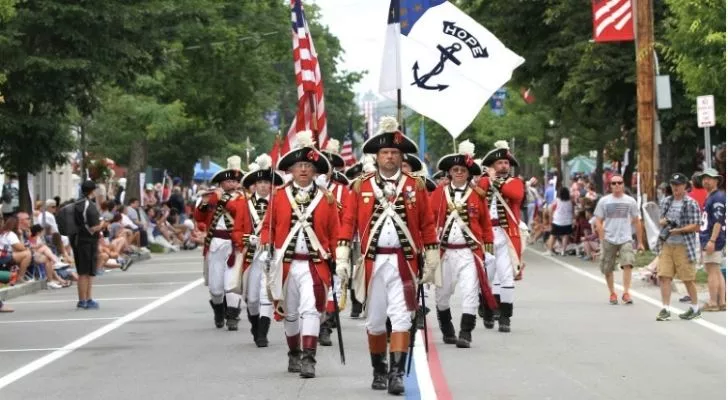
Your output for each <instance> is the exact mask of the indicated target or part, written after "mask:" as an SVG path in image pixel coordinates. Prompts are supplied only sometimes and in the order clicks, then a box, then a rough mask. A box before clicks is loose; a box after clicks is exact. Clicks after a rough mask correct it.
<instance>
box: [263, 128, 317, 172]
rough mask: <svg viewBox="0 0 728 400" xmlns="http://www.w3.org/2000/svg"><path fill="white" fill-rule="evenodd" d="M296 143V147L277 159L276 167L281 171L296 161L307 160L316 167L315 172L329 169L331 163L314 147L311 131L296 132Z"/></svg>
mask: <svg viewBox="0 0 728 400" xmlns="http://www.w3.org/2000/svg"><path fill="white" fill-rule="evenodd" d="M296 144H297V145H298V148H296V149H293V150H291V151H289V152H288V153H286V154H284V155H283V157H281V158H280V159H279V160H278V166H277V168H276V169H278V170H281V171H287V170H288V169H289V168H291V166H292V165H293V164H295V163H297V162H300V161H303V162H309V163H311V164H313V166H314V168H316V172H318V173H319V174H325V173H327V172H329V170H330V169H331V164H329V160H327V159H326V156H324V155H323V154H321V152H319V151H318V150H316V148H315V147H314V141H313V133H311V131H303V132H298V133H297V134H296Z"/></svg>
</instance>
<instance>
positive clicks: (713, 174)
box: [700, 168, 720, 178]
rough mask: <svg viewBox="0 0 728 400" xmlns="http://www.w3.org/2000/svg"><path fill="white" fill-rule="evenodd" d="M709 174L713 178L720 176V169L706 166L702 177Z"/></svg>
mask: <svg viewBox="0 0 728 400" xmlns="http://www.w3.org/2000/svg"><path fill="white" fill-rule="evenodd" d="M704 176H709V177H711V178H720V174H719V173H718V170H716V169H715V168H706V169H705V170H704V171H703V172H702V173H701V174H700V177H701V178H702V177H704Z"/></svg>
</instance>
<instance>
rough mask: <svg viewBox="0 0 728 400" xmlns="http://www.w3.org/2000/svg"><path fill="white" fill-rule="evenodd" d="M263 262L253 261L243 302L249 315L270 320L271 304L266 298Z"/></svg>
mask: <svg viewBox="0 0 728 400" xmlns="http://www.w3.org/2000/svg"><path fill="white" fill-rule="evenodd" d="M264 270H265V262H263V261H260V260H257V259H256V260H254V261H253V265H251V266H250V270H249V271H248V281H247V285H248V287H247V290H246V297H247V299H246V300H245V302H246V303H247V306H248V312H249V313H250V315H260V316H261V317H268V318H271V317H272V316H273V304H272V303H271V301H270V299H269V298H268V290H267V280H266V277H265V273H264V272H265V271H264Z"/></svg>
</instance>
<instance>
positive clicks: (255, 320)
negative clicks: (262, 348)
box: [246, 310, 260, 343]
mask: <svg viewBox="0 0 728 400" xmlns="http://www.w3.org/2000/svg"><path fill="white" fill-rule="evenodd" d="M246 311H247V310H246ZM247 313H248V322H250V334H251V335H253V341H254V342H256V343H257V342H258V329H259V328H258V325H259V324H260V315H250V311H248V312H247Z"/></svg>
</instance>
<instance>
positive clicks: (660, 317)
mask: <svg viewBox="0 0 728 400" xmlns="http://www.w3.org/2000/svg"><path fill="white" fill-rule="evenodd" d="M656 320H657V321H669V320H670V311H667V309H665V308H663V309H662V310H660V313H659V314H657V318H656Z"/></svg>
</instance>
